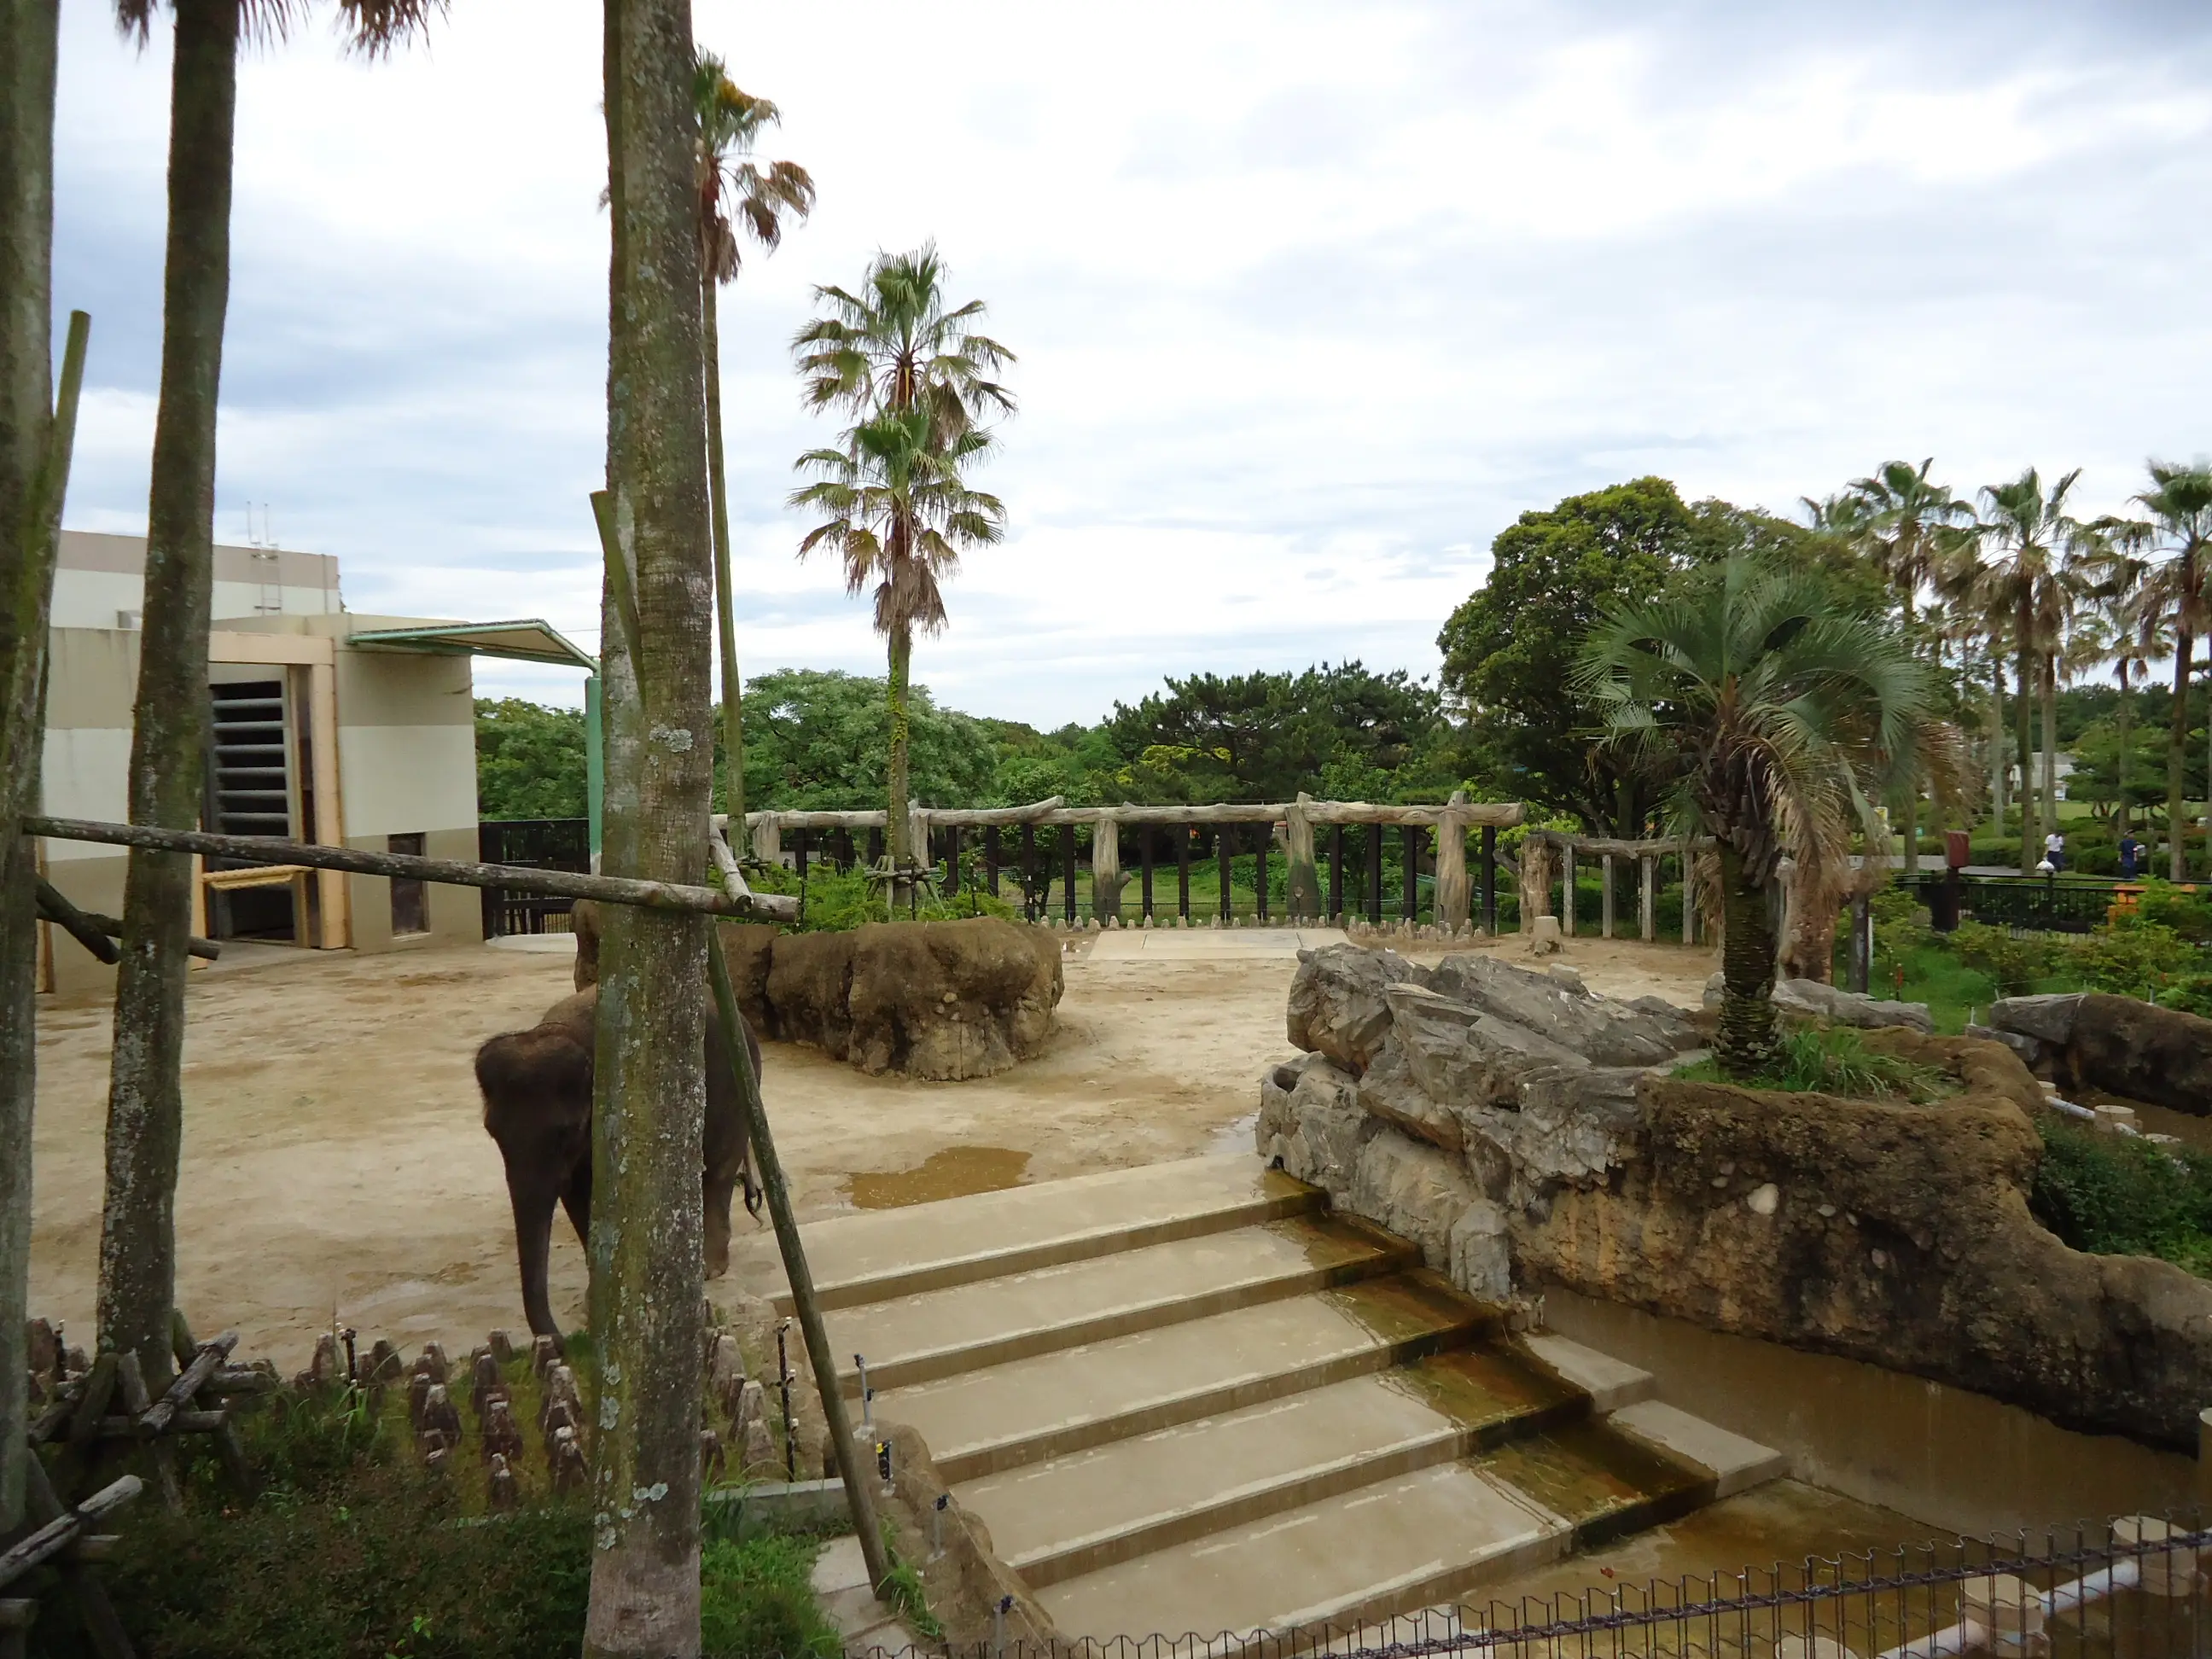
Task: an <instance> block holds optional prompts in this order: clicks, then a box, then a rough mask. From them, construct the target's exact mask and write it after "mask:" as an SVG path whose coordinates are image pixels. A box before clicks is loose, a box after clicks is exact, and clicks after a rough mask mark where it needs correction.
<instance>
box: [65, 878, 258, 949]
mask: <svg viewBox="0 0 2212 1659" xmlns="http://www.w3.org/2000/svg"><path fill="white" fill-rule="evenodd" d="M38 883H39V915H40V916H41V917H43V918H44V919H45V920H46V921H51V922H52V923H53V924H54V925H55V926H56V927H60V928H61V929H63V930H64V932H66V933H68V934H69V936H70V938H71V939H75V940H76V942H77V943H78V944H79V945H82V946H84V948H85V949H86V950H88V951H91V952H92V954H93V955H94V957H96V958H97V959H99V960H100V961H101V962H104V963H106V964H107V965H108V966H109V967H111V968H112V967H113V966H114V965H115V963H116V960H117V956H118V952H117V951H116V949H115V945H114V941H115V940H117V939H121V938H122V937H123V924H122V922H120V921H118V920H117V919H116V918H115V917H113V916H104V915H100V912H99V911H97V910H80V909H78V908H77V907H76V905H75V904H73V903H71V902H70V898H69V896H68V895H67V894H65V893H64V892H63V891H62V890H61V889H60V888H58V887H57V886H55V885H54V884H53V883H52V882H51V881H48V880H47V879H46V878H45V877H44V876H40V878H38ZM185 950H186V951H187V952H188V953H189V954H191V955H192V956H196V957H199V958H200V959H201V960H203V961H204V962H213V961H215V960H216V957H220V956H221V955H222V946H221V945H217V944H216V942H215V941H214V940H213V939H200V938H197V937H194V938H192V939H188V940H187V941H186V942H185Z"/></svg>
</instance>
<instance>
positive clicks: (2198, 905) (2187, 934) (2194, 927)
mask: <svg viewBox="0 0 2212 1659" xmlns="http://www.w3.org/2000/svg"><path fill="white" fill-rule="evenodd" d="M2135 913H2136V915H2138V916H2140V917H2141V918H2142V920H2143V921H2148V922H2155V923H2156V924H2157V925H2158V926H2160V927H2170V928H2172V930H2173V931H2174V932H2175V933H2179V935H2181V937H2182V938H2184V939H2187V940H2188V941H2189V942H2190V943H2191V944H2192V945H2212V897H2209V896H2207V895H2205V894H2204V893H2203V892H2202V891H2199V892H2194V893H2192V892H2186V891H2185V890H2182V889H2181V888H2179V887H2175V886H2172V885H2170V884H2167V883H2166V882H2162V881H2154V882H2153V883H2151V884H2150V885H2149V886H2148V887H2146V888H2145V889H2144V890H2143V893H2142V897H2140V898H2139V899H2137V900H2136V912H2135Z"/></svg>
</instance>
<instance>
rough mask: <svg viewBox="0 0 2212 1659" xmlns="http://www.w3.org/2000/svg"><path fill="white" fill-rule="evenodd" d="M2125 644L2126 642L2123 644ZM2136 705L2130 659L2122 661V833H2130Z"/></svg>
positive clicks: (2120, 761) (2120, 776) (2120, 777)
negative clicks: (2130, 755) (2131, 751)
mask: <svg viewBox="0 0 2212 1659" xmlns="http://www.w3.org/2000/svg"><path fill="white" fill-rule="evenodd" d="M2123 643H2124V642H2123ZM2135 723H2136V704H2135V691H2134V688H2133V687H2132V686H2130V684H2128V659H2126V658H2125V657H2122V658H2121V659H2120V757H2119V766H2118V772H2119V779H2118V784H2119V793H2120V833H2121V834H2122V835H2126V834H2127V833H2128V750H2129V748H2130V745H2132V744H2133V743H2134V741H2135Z"/></svg>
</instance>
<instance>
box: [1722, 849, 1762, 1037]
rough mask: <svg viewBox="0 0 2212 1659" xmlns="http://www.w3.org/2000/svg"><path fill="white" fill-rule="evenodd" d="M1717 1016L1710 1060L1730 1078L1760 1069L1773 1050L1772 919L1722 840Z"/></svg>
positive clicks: (1738, 859) (1758, 889)
mask: <svg viewBox="0 0 2212 1659" xmlns="http://www.w3.org/2000/svg"><path fill="white" fill-rule="evenodd" d="M1720 861H1721V917H1722V939H1721V1018H1720V1026H1719V1030H1717V1032H1716V1033H1715V1035H1714V1038H1713V1058H1714V1059H1715V1060H1717V1061H1718V1062H1719V1063H1720V1067H1721V1070H1722V1071H1723V1073H1726V1074H1727V1075H1729V1077H1733V1078H1747V1077H1754V1076H1756V1075H1758V1073H1759V1072H1761V1071H1762V1070H1764V1069H1765V1066H1766V1064H1767V1061H1768V1060H1769V1059H1770V1058H1771V1056H1772V1054H1773V1053H1774V1000H1773V998H1774V923H1773V918H1772V917H1771V916H1770V915H1768V914H1767V909H1766V893H1765V889H1763V888H1761V887H1760V886H1759V885H1758V884H1755V883H1753V882H1750V881H1748V880H1747V879H1746V878H1745V875H1744V868H1743V859H1742V857H1741V854H1738V853H1737V852H1736V851H1735V848H1731V847H1730V846H1729V845H1728V843H1727V842H1722V843H1721V845H1720Z"/></svg>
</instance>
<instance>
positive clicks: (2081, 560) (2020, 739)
mask: <svg viewBox="0 0 2212 1659" xmlns="http://www.w3.org/2000/svg"><path fill="white" fill-rule="evenodd" d="M2080 478H2081V468H2079V467H2076V468H2075V469H2074V471H2071V472H2069V473H2068V474H2066V475H2065V477H2062V478H2060V479H2059V480H2058V482H2057V483H2055V484H2053V485H2052V486H2051V488H2050V489H2048V490H2046V489H2045V488H2044V487H2043V480H2042V478H2041V477H2040V476H2039V474H2038V473H2037V471H2036V470H2035V469H2034V468H2033V467H2029V468H2028V469H2027V471H2024V472H2022V473H2021V475H2020V477H2017V478H2015V479H2013V480H2012V481H2011V482H2010V483H2001V484H1990V485H1987V486H1985V487H1984V489H1983V490H1982V492H1981V496H1982V516H1981V520H1980V523H1979V526H1978V536H1979V538H1980V541H1981V543H1982V545H1983V547H1984V549H1987V550H1990V552H1991V556H1990V557H1988V558H1986V559H1984V561H1983V562H1981V564H1980V566H1979V568H1978V572H1977V574H1976V582H1977V585H1978V587H1979V589H1980V592H1981V594H1982V596H1983V600H1984V610H1985V611H1988V612H1989V613H1990V614H1991V615H1992V617H1995V616H1996V615H1999V614H2002V615H2005V616H2007V617H2008V618H2009V623H2010V629H2011V636H2012V647H2013V650H2014V653H2015V672H2016V673H2017V675H2018V678H2019V682H2020V708H2019V719H2018V721H2017V732H2016V735H2015V749H2016V752H2017V755H2018V757H2019V762H2020V804H2021V814H2020V867H2021V874H2023V875H2029V874H2033V872H2034V870H2035V866H2036V863H2037V861H2038V860H2039V856H2040V854H2039V851H2038V849H2037V847H2036V844H2035V843H2036V837H2037V836H2038V834H2039V833H2040V834H2044V835H2048V834H2049V833H2050V832H2051V830H2053V829H2056V828H2057V824H2058V812H2057V800H2056V799H2055V795H2056V774H2057V758H2056V754H2055V751H2056V750H2057V740H2058V677H2057V657H2058V651H2059V646H2060V642H2061V641H2063V639H2064V637H2065V631H2066V623H2067V619H2068V618H2069V617H2070V616H2071V615H2072V614H2073V611H2074V609H2075V605H2077V604H2078V603H2079V602H2080V601H2081V599H2082V598H2083V597H2084V596H2085V595H2086V594H2087V592H2088V589H2089V586H2090V583H2091V580H2092V579H2093V573H2094V571H2095V568H2096V567H2097V564H2098V562H2099V561H2100V559H2101V558H2102V556H2103V555H2104V553H2105V550H2106V543H2105V540H2104V538H2103V537H2102V536H2101V535H2100V532H2098V530H2097V529H2096V528H2095V527H2093V526H2090V525H2087V524H2084V523H2083V522H2082V521H2081V520H2078V519H2076V518H2075V517H2073V515H2072V514H2071V513H2069V512H2068V511H2067V506H2068V501H2069V497H2070V496H2071V495H2072V494H2073V491H2074V486H2075V483H2076V482H2077V481H2078V480H2079V479H2080ZM2038 707H2040V708H2041V711H2042V715H2043V768H2044V775H2043V777H2042V779H2041V780H2040V781H2037V780H2035V779H2033V778H2032V777H2031V776H2030V773H2031V771H2032V770H2033V763H2032V756H2033V750H2034V738H2033V732H2032V729H2031V725H2030V721H2031V717H2032V714H2033V711H2034V710H2035V709H2036V708H2038ZM2038 800H2040V803H2041V811H2040V813H2038V811H2037V810H2036V805H2035V803H2036V802H2037V801H2038Z"/></svg>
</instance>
